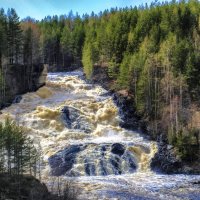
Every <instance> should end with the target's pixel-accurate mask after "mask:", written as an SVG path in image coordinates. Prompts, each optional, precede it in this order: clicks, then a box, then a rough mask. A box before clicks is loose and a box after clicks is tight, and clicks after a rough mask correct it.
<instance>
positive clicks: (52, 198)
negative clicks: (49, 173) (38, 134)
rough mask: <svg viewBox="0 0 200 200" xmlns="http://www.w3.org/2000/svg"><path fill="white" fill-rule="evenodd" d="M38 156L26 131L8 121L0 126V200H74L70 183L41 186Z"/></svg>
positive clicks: (74, 191) (56, 181) (39, 158)
mask: <svg viewBox="0 0 200 200" xmlns="http://www.w3.org/2000/svg"><path fill="white" fill-rule="evenodd" d="M40 165H41V156H40V154H39V150H38V149H37V150H36V148H35V146H34V145H33V141H32V140H31V139H30V138H29V137H28V136H27V130H26V129H25V128H23V127H20V126H18V125H17V124H16V123H15V122H13V121H11V120H10V119H6V121H5V122H4V123H0V199H2V200H6V199H15V200H18V199H19V200H20V199H27V200H28V199H32V200H40V199H41V200H56V199H59V200H75V199H77V189H76V187H74V186H73V185H72V184H71V183H69V182H67V183H62V184H61V183H60V181H59V179H58V180H55V181H54V182H53V187H52V188H50V189H51V190H50V191H48V189H47V187H46V186H45V185H44V184H42V183H40V181H39V180H38V179H36V177H38V178H39V179H40V167H41V166H40Z"/></svg>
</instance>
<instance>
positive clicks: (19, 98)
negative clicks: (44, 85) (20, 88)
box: [13, 95, 22, 103]
mask: <svg viewBox="0 0 200 200" xmlns="http://www.w3.org/2000/svg"><path fill="white" fill-rule="evenodd" d="M21 100H22V96H21V95H17V96H16V97H15V99H14V100H13V103H20V101H21Z"/></svg>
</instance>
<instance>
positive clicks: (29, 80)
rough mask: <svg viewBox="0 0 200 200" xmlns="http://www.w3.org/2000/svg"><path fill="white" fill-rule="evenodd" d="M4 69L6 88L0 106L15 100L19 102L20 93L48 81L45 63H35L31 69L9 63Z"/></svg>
mask: <svg viewBox="0 0 200 200" xmlns="http://www.w3.org/2000/svg"><path fill="white" fill-rule="evenodd" d="M3 71H4V78H5V82H6V88H5V95H4V97H1V99H2V102H0V107H4V106H7V105H9V104H10V103H12V102H13V101H14V100H15V101H14V102H15V103H17V102H19V100H20V97H19V95H21V94H24V93H26V92H32V91H35V90H37V89H38V88H40V87H41V86H43V85H45V82H46V76H47V66H46V65H43V64H40V65H33V66H32V68H31V69H30V67H27V66H25V65H8V66H7V67H6V68H5V67H4V69H3ZM1 94H4V92H1ZM16 97H17V99H16Z"/></svg>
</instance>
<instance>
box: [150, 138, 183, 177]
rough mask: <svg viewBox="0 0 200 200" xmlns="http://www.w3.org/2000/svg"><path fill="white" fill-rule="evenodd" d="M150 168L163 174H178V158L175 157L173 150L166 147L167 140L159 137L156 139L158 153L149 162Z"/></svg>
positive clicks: (179, 168) (179, 166)
mask: <svg viewBox="0 0 200 200" xmlns="http://www.w3.org/2000/svg"><path fill="white" fill-rule="evenodd" d="M151 168H152V169H153V170H156V171H162V172H165V173H168V174H169V173H179V172H180V171H181V169H182V163H181V160H180V158H178V157H177V155H176V152H175V149H174V148H173V147H172V146H169V145H167V138H166V137H165V136H164V135H160V137H159V139H158V152H157V153H156V154H155V156H154V158H153V159H152V161H151Z"/></svg>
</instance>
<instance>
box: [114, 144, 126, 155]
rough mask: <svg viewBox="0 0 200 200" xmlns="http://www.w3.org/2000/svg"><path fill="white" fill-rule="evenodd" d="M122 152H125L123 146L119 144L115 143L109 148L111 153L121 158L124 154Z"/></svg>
mask: <svg viewBox="0 0 200 200" xmlns="http://www.w3.org/2000/svg"><path fill="white" fill-rule="evenodd" d="M124 151H125V147H124V145H122V144H119V143H115V144H113V145H112V147H111V152H112V153H113V154H117V155H119V156H122V155H123V154H124Z"/></svg>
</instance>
